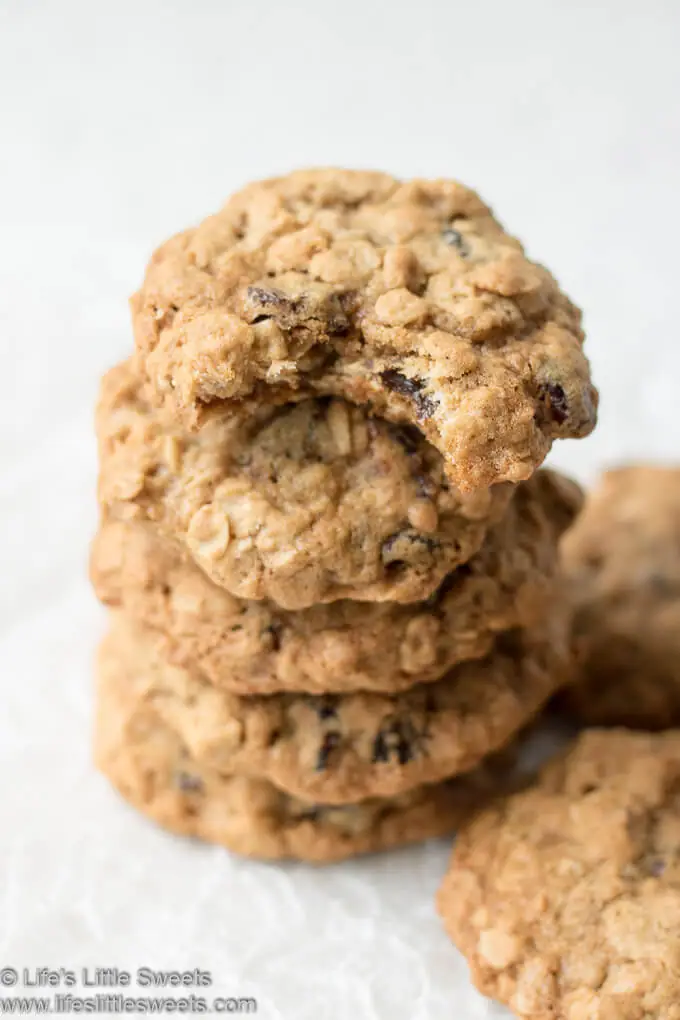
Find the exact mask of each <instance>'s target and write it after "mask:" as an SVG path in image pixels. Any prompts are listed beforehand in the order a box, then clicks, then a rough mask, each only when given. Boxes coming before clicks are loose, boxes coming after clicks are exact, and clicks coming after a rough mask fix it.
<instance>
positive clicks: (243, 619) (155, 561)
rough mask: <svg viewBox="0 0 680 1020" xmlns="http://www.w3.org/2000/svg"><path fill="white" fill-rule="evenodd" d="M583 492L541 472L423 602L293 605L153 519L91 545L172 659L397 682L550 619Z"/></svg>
mask: <svg viewBox="0 0 680 1020" xmlns="http://www.w3.org/2000/svg"><path fill="white" fill-rule="evenodd" d="M579 504H580V490H579V489H578V487H577V486H575V485H574V483H570V482H568V481H567V480H566V479H564V478H561V477H560V476H559V475H556V474H555V473H554V472H548V471H539V472H537V473H536V475H534V477H533V478H532V479H530V480H529V481H528V482H523V483H522V484H521V485H520V486H518V488H517V492H516V495H515V497H514V499H513V501H512V503H511V505H510V507H509V508H508V511H507V513H506V515H505V516H504V518H503V520H502V521H501V522H500V523H499V524H497V525H496V526H495V528H493V529H492V531H491V532H490V533H489V535H488V536H487V539H486V541H485V542H484V545H483V546H482V548H481V549H480V551H479V552H478V553H477V555H476V556H474V557H473V558H472V559H471V560H470V561H469V562H468V563H466V564H465V565H464V566H463V567H460V568H459V569H458V570H457V571H455V572H454V573H453V574H451V575H450V576H449V577H448V578H447V579H446V580H445V582H444V584H443V585H442V586H441V587H440V589H439V590H438V591H437V592H436V593H435V595H434V596H432V597H431V598H430V599H428V600H427V601H426V602H423V603H415V604H412V605H398V604H396V603H390V602H374V603H357V602H351V601H341V602H334V603H332V604H330V605H322V606H313V607H311V608H310V609H305V610H300V611H298V612H286V611H285V610H282V609H278V608H277V607H276V606H274V605H272V604H271V603H268V602H246V601H244V600H242V599H237V598H235V597H234V596H232V595H230V594H229V593H228V592H226V591H225V590H224V589H223V588H219V587H217V586H216V585H214V584H211V582H210V581H209V580H208V578H207V577H205V575H204V574H203V573H202V571H201V570H199V569H198V568H197V567H195V566H193V564H191V563H190V562H189V561H188V560H187V559H186V558H184V557H182V556H181V555H180V554H178V553H177V551H176V550H175V549H174V548H173V547H172V546H171V545H170V544H169V543H167V542H163V541H162V540H161V539H160V538H159V537H158V536H156V535H155V534H154V531H153V528H152V527H151V526H149V525H144V524H139V523H136V522H129V523H128V522H125V521H116V520H108V521H106V520H105V521H104V522H103V523H102V526H101V528H100V531H99V534H98V535H97V537H96V539H95V542H94V544H93V548H92V555H91V571H90V573H91V577H92V582H93V584H94V588H95V591H96V593H97V595H98V597H99V598H100V599H101V601H102V602H104V603H105V604H107V605H109V606H111V607H112V608H123V609H124V610H125V612H126V613H127V614H128V615H129V616H131V617H132V618H134V619H136V620H139V621H140V623H142V624H144V625H145V626H147V627H151V628H153V629H154V630H155V631H157V632H159V633H160V635H162V637H163V642H164V644H163V655H164V657H165V658H167V659H168V660H169V661H174V662H177V663H178V664H179V665H184V666H187V667H188V668H190V669H192V670H198V671H201V672H203V674H204V675H205V677H206V679H208V680H210V681H211V682H212V683H214V684H216V685H217V686H221V687H223V688H225V689H227V690H230V691H233V692H234V693H237V694H267V693H271V692H276V691H284V690H287V689H288V690H296V691H307V692H309V693H327V692H341V691H348V690H350V691H351V690H385V691H391V692H395V691H399V690H403V689H405V688H407V687H411V686H412V685H413V684H415V683H422V682H426V681H432V680H437V679H439V677H441V676H443V675H444V673H446V672H447V670H448V669H450V667H451V666H453V665H455V664H456V663H458V662H463V661H465V660H467V659H476V658H480V657H482V656H484V655H486V654H487V652H488V651H489V649H490V648H491V645H492V643H493V640H494V636H495V634H497V633H498V632H499V631H503V630H510V629H512V628H514V627H518V626H530V625H532V624H535V623H537V622H538V621H540V620H541V619H542V618H543V616H544V614H545V607H546V605H547V604H549V603H550V600H551V598H552V596H553V592H554V590H555V583H556V582H555V570H556V560H557V553H556V549H557V537H558V535H559V534H560V533H561V531H562V530H563V529H564V527H566V526H567V524H568V523H569V521H570V520H571V519H572V518H573V515H574V513H575V512H576V510H577V508H578V506H579Z"/></svg>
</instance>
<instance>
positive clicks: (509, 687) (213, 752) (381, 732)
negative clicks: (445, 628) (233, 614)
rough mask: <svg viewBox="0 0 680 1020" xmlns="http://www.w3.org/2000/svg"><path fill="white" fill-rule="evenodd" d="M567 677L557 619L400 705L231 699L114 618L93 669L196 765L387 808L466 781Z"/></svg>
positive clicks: (296, 697) (394, 698) (360, 699)
mask: <svg viewBox="0 0 680 1020" xmlns="http://www.w3.org/2000/svg"><path fill="white" fill-rule="evenodd" d="M570 665H571V660H570V656H569V648H568V641H567V627H566V622H565V621H563V620H561V619H558V617H557V616H555V617H554V619H553V620H551V622H550V625H549V626H545V627H541V628H537V630H536V632H532V633H527V632H513V633H512V634H506V635H502V636H501V637H500V638H499V639H498V641H497V644H496V646H495V647H494V649H493V651H492V652H491V653H490V655H489V656H488V657H487V658H486V659H484V660H479V661H475V662H470V663H463V664H461V665H460V666H458V667H457V668H456V669H455V670H453V671H452V672H451V673H450V674H448V675H447V676H446V677H445V678H443V679H442V680H439V681H437V682H436V683H433V684H427V685H419V686H417V687H413V688H411V689H409V690H408V691H405V692H403V693H401V694H396V695H385V694H369V693H355V694H344V695H335V696H333V695H320V696H312V695H304V694H302V695H300V694H278V695H268V696H265V697H260V696H249V697H239V696H237V695H233V694H227V693H225V692H224V691H220V690H218V689H217V688H215V687H214V686H213V685H212V684H210V683H208V682H207V681H206V680H205V678H203V677H202V676H200V675H199V674H193V673H191V672H190V671H188V670H186V669H182V668H181V667H178V666H173V665H171V664H169V663H168V662H167V661H165V660H164V659H163V657H162V649H159V647H158V646H157V645H156V644H155V642H154V637H153V634H151V633H150V632H148V631H143V630H142V629H141V628H140V627H139V626H138V625H136V624H135V623H133V622H132V621H130V620H128V619H125V618H124V617H122V616H121V615H120V614H116V613H114V614H113V615H112V626H111V630H110V631H109V634H108V636H107V637H106V638H105V639H104V642H103V645H102V648H101V652H100V657H99V670H100V674H101V675H103V676H108V677H110V678H111V679H110V680H109V681H108V682H109V683H110V684H112V685H117V686H119V687H120V689H121V690H122V691H128V692H129V696H130V697H131V698H132V697H134V698H135V699H136V700H145V701H147V702H148V703H149V704H150V705H151V706H152V707H153V709H154V711H155V712H156V713H157V714H158V715H159V716H160V717H161V718H162V719H163V720H164V721H165V722H166V723H167V724H168V725H169V726H170V727H171V728H172V729H173V730H174V731H175V732H176V733H177V734H178V735H179V736H180V738H181V739H182V741H183V742H184V743H185V744H186V746H187V747H188V748H189V751H190V753H191V756H192V757H193V758H194V759H195V760H196V761H197V762H199V763H200V764H205V765H207V766H210V767H211V768H215V769H216V770H218V771H219V772H221V773H222V774H223V775H235V774H236V775H247V776H253V777H256V778H261V779H267V780H269V781H270V782H273V783H274V784H275V785H277V786H278V787H280V788H281V789H283V790H285V791H286V792H288V793H290V794H292V795H294V796H299V797H302V798H304V799H307V800H315V801H319V802H322V803H328V804H331V803H335V804H343V803H349V802H352V801H356V800H363V799H365V798H367V797H393V796H397V795H398V794H400V793H403V792H405V791H406V790H409V789H412V788H413V787H414V786H419V785H421V784H423V783H432V782H438V781H439V780H442V779H447V778H449V777H451V776H454V775H457V774H459V773H463V772H468V771H471V770H472V769H474V768H475V766H477V765H478V764H479V763H480V762H481V761H482V759H483V758H485V757H486V756H487V755H489V754H491V753H493V752H494V751H498V750H500V749H501V748H502V747H503V746H505V745H506V744H508V743H509V742H510V741H511V739H512V737H513V736H514V735H515V734H516V733H517V732H518V731H519V730H520V729H523V728H524V727H525V725H526V724H528V723H529V722H530V721H531V719H532V718H533V717H534V716H535V715H536V714H537V713H538V711H539V710H540V709H541V708H542V706H543V705H544V704H545V702H546V701H547V700H548V698H549V697H550V696H551V695H552V694H553V693H554V692H555V691H556V690H557V689H558V688H559V687H560V686H561V685H562V684H563V683H564V682H565V681H566V680H567V679H568V678H569V669H570Z"/></svg>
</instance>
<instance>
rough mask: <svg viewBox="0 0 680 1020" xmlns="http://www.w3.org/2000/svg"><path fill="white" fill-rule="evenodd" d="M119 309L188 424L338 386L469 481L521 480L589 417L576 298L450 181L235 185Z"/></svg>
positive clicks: (353, 179) (164, 395)
mask: <svg viewBox="0 0 680 1020" xmlns="http://www.w3.org/2000/svg"><path fill="white" fill-rule="evenodd" d="M132 311H133V321H134V329H135V338H136V343H137V348H138V350H139V352H140V354H141V357H142V361H143V364H144V366H145V370H146V373H147V374H148V377H149V379H150V380H151V382H152V384H153V387H154V388H155V391H156V393H157V394H158V397H159V399H160V401H161V402H162V403H164V404H165V405H167V406H168V407H169V408H170V409H171V410H172V412H173V413H174V414H175V415H180V416H181V417H182V418H183V420H184V422H185V424H186V425H188V426H189V427H194V426H196V425H197V424H200V423H201V422H202V421H203V420H205V418H206V417H209V416H210V415H211V414H215V413H218V414H227V415H244V414H245V415H247V414H248V413H251V411H252V408H253V407H258V406H262V405H266V404H269V405H273V404H278V403H287V402H289V401H291V400H299V399H302V398H304V397H307V396H310V395H317V394H322V395H334V396H341V397H343V398H345V399H346V400H348V401H350V402H352V403H355V404H359V405H366V406H369V407H371V408H372V410H373V411H374V412H375V413H376V414H378V415H379V416H380V417H384V418H388V419H390V420H392V421H395V422H399V423H404V422H406V423H410V424H411V425H415V426H417V427H418V428H419V429H420V430H421V431H422V432H423V433H424V434H425V436H426V437H427V438H428V439H429V441H430V442H431V443H432V445H433V446H435V447H436V448H437V449H438V450H440V452H441V453H442V454H443V456H444V457H445V458H446V462H447V469H448V472H449V476H450V478H451V480H452V481H453V483H454V484H456V485H457V486H459V487H460V488H461V489H475V488H485V487H487V486H489V485H491V484H493V483H496V482H500V481H510V482H518V481H520V480H522V479H525V478H528V477H529V475H530V474H531V473H532V472H533V471H534V470H535V468H536V467H537V466H538V465H539V464H540V463H541V461H542V460H543V458H544V457H545V455H546V453H547V451H548V449H549V447H550V445H551V442H552V440H553V439H556V438H561V437H574V436H585V435H587V434H588V433H589V432H590V431H591V429H592V428H593V426H594V424H595V419H596V407H597V394H596V391H595V390H594V388H593V386H592V384H591V382H590V377H589V370H588V364H587V362H586V360H585V358H584V356H583V353H582V341H583V336H582V333H581V325H580V314H579V312H578V310H577V309H576V308H575V307H574V306H573V305H572V304H571V303H570V301H569V300H568V299H567V298H566V297H565V296H564V294H562V293H561V291H560V290H559V288H558V287H557V284H556V283H555V281H554V279H553V278H552V276H551V275H550V274H549V273H548V272H547V271H546V270H545V269H543V268H542V267H541V266H538V265H536V264H535V263H532V262H530V261H529V260H528V259H527V258H526V257H525V256H524V254H523V251H522V247H521V245H520V243H519V242H518V241H517V240H516V239H515V238H512V237H510V236H508V234H506V233H505V232H504V231H503V230H502V228H501V227H500V226H499V224H498V223H497V222H496V220H495V219H494V218H493V216H492V214H491V212H490V210H489V209H488V208H487V207H486V206H485V205H484V203H483V202H482V201H481V200H480V199H479V198H478V196H477V195H476V194H475V193H474V192H472V191H470V190H469V189H467V188H465V187H463V186H462V185H460V184H457V183H456V182H454V181H444V180H439V181H425V180H415V181H410V182H407V183H402V182H399V181H397V180H395V179H394V178H392V177H390V176H388V175H387V174H381V173H365V172H360V171H351V170H332V169H329V170H303V171H298V172H296V173H291V174H289V175H288V176H286V177H281V178H277V179H273V180H267V181H262V182H259V183H256V184H251V185H250V186H249V187H247V188H245V189H244V190H243V191H240V192H238V193H237V194H235V195H234V196H233V197H232V198H231V199H230V200H229V201H228V202H227V204H226V205H225V206H224V208H223V209H222V210H221V211H220V212H219V213H217V214H216V215H215V216H211V217H209V218H208V219H207V220H205V221H204V222H203V223H202V224H201V225H200V226H199V227H197V228H195V229H192V230H187V231H185V232H184V233H182V234H179V235H177V236H176V237H174V238H172V239H171V240H170V241H168V242H167V243H166V244H164V245H163V246H162V247H161V248H159V249H158V251H157V252H156V253H155V254H154V256H153V257H152V259H151V262H150V264H149V267H148V269H147V273H146V278H145V280H144V283H143V285H142V288H141V290H140V291H139V293H138V294H136V295H135V297H134V298H133V300H132Z"/></svg>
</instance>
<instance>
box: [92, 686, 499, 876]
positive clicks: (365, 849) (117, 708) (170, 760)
mask: <svg viewBox="0 0 680 1020" xmlns="http://www.w3.org/2000/svg"><path fill="white" fill-rule="evenodd" d="M128 695H129V692H128V691H127V690H126V689H124V688H121V687H119V686H118V685H117V684H116V683H115V679H114V678H113V676H112V675H111V674H107V673H105V674H103V676H102V678H101V682H100V686H99V692H98V704H97V723H96V735H95V760H96V764H97V766H98V768H99V769H100V770H101V771H102V772H103V773H104V775H105V776H106V777H107V778H108V779H109V780H110V781H111V783H112V784H113V785H114V786H115V787H116V788H117V789H118V791H119V792H120V793H121V794H122V795H123V797H125V799H126V800H128V801H129V802H130V803H131V804H132V805H133V806H134V807H135V808H137V809H138V810H139V811H141V812H142V813H143V814H145V815H147V816H148V817H149V818H152V819H153V820H154V821H156V822H158V823H159V824H160V825H163V826H164V827H165V828H167V829H170V830H171V831H173V832H176V833H180V834H182V835H186V836H196V837H198V838H199V839H204V840H207V841H209V842H213V843H220V844H222V845H223V846H225V847H227V848H228V849H230V850H234V851H236V852H237V853H241V854H245V855H247V856H249V857H261V858H265V859H274V858H285V857H295V858H299V859H301V860H304V861H311V862H314V863H319V864H321V863H327V862H330V861H338V860H342V859H343V858H346V857H350V856H352V855H355V854H362V853H370V852H373V851H377V850H387V849H389V848H390V847H396V846H401V845H403V844H407V843H414V842H419V841H421V840H425V839H429V838H431V837H433V836H442V835H445V834H446V833H449V832H451V831H452V830H453V829H455V828H456V826H457V825H459V824H460V822H461V821H463V820H464V818H466V817H467V815H468V814H469V813H470V811H471V810H473V809H475V808H478V807H480V806H481V805H483V804H484V803H485V802H486V801H487V800H488V798H489V797H490V796H491V795H492V794H493V793H495V792H496V791H497V790H498V789H499V788H502V787H503V786H504V785H505V784H507V782H508V774H509V769H510V770H511V768H512V761H513V755H512V752H504V753H503V754H501V755H499V756H496V757H494V758H492V759H490V760H488V761H486V762H484V763H483V764H482V765H480V766H479V768H477V769H476V770H475V771H474V772H472V773H470V774H468V775H466V776H461V777H459V778H457V779H454V780H450V781H447V782H444V783H438V784H433V785H429V786H422V787H418V788H416V789H413V790H409V791H408V792H407V793H404V794H401V795H400V796H399V797H395V798H393V799H391V800H386V799H379V798H372V799H369V800H364V801H362V802H361V803H358V804H346V805H343V806H340V807H338V806H331V805H327V804H326V805H324V804H316V803H312V802H310V801H308V800H301V799H299V798H296V797H291V796H289V795H287V794H285V793H283V792H282V791H281V790H278V789H277V788H276V787H275V786H273V785H272V784H271V783H268V782H266V781H265V780H261V779H251V778H248V777H245V776H231V777H227V776H224V775H221V774H220V773H219V772H217V771H215V770H214V769H211V768H209V767H208V766H205V765H199V764H198V763H197V762H196V761H194V760H193V759H192V758H191V756H190V755H189V752H188V751H187V749H186V747H185V746H184V744H183V743H182V741H181V740H180V738H179V737H178V736H177V734H175V733H174V732H173V730H172V729H171V728H170V727H169V726H168V725H167V724H166V723H165V722H164V721H163V720H162V719H161V718H160V716H159V715H158V714H157V713H156V712H155V711H154V710H153V708H152V706H151V705H150V704H149V703H148V702H145V701H144V700H141V701H139V700H136V699H135V698H130V697H129V696H128Z"/></svg>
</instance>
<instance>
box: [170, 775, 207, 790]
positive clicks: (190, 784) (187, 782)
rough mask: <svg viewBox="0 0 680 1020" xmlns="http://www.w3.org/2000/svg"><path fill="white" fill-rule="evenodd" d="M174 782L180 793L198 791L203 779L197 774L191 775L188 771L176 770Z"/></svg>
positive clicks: (201, 786)
mask: <svg viewBox="0 0 680 1020" xmlns="http://www.w3.org/2000/svg"><path fill="white" fill-rule="evenodd" d="M175 783H176V785H177V787H178V788H179V789H180V790H181V791H182V793H200V792H201V790H202V789H203V780H202V779H199V777H198V776H192V775H191V774H190V773H189V772H184V771H182V772H177V773H176V774H175Z"/></svg>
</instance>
